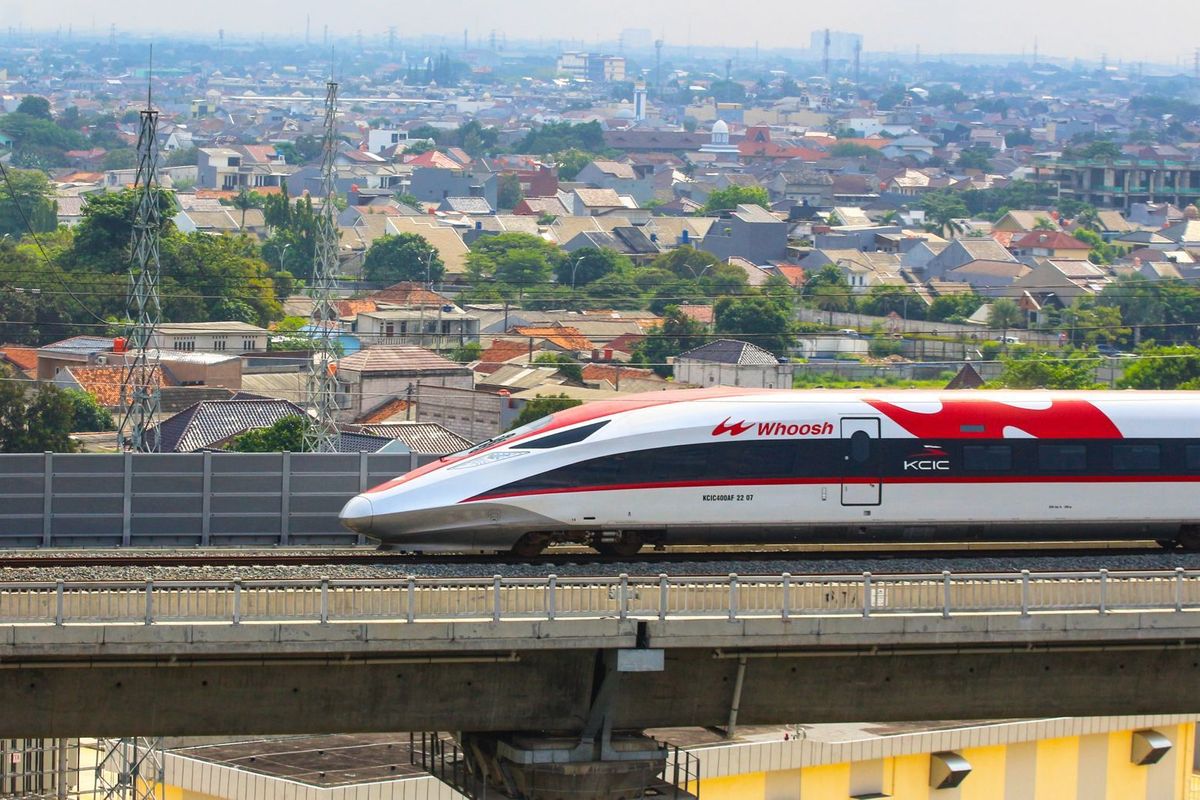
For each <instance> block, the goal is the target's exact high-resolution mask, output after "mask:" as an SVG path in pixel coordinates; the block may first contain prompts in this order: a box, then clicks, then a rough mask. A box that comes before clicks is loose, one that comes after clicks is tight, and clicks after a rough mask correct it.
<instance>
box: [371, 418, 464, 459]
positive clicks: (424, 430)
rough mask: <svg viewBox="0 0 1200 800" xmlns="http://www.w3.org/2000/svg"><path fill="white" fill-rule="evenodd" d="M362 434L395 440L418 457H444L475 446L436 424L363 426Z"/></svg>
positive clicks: (391, 423) (413, 423)
mask: <svg viewBox="0 0 1200 800" xmlns="http://www.w3.org/2000/svg"><path fill="white" fill-rule="evenodd" d="M362 430H363V433H366V434H371V435H372V436H375V437H386V438H387V439H388V440H393V439H397V440H399V441H401V442H403V443H404V444H405V445H407V446H408V449H409V450H411V451H412V452H414V453H416V454H418V455H434V456H446V455H450V454H451V453H457V452H458V451H459V450H463V449H465V448H467V447H470V446H471V445H473V444H475V443H474V442H472V441H471V440H470V439H465V438H463V437H462V436H459V435H458V434H457V433H455V432H454V431H451V430H447V429H446V428H443V427H442V426H441V425H438V424H437V423H436V422H390V423H386V424H381V425H363V426H362Z"/></svg>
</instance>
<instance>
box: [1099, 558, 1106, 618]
mask: <svg viewBox="0 0 1200 800" xmlns="http://www.w3.org/2000/svg"><path fill="white" fill-rule="evenodd" d="M1100 613H1101V614H1107V613H1108V570H1106V569H1102V570H1100Z"/></svg>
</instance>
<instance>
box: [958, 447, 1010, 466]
mask: <svg viewBox="0 0 1200 800" xmlns="http://www.w3.org/2000/svg"><path fill="white" fill-rule="evenodd" d="M963 469H965V470H967V471H968V472H1008V471H1009V470H1011V469H1012V448H1011V447H1009V446H1008V445H1002V444H997V445H966V446H964V447H963Z"/></svg>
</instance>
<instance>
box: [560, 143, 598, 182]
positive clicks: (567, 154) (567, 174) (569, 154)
mask: <svg viewBox="0 0 1200 800" xmlns="http://www.w3.org/2000/svg"><path fill="white" fill-rule="evenodd" d="M553 158H554V163H555V164H557V165H558V177H559V180H564V181H573V180H575V176H577V175H578V174H579V171H580V170H581V169H583V168H584V167H586V166H587V165H588V164H590V163H592V162H593V161H595V160H596V158H597V155H596V154H595V153H592V152H589V151H587V150H580V149H578V148H574V147H572V148H568V149H566V150H560V151H558V152H556V153H555V154H554V156H553Z"/></svg>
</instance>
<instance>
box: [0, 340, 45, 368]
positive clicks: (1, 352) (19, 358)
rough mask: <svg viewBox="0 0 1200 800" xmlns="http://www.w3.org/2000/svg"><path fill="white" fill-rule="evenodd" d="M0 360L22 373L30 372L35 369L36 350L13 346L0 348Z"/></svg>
mask: <svg viewBox="0 0 1200 800" xmlns="http://www.w3.org/2000/svg"><path fill="white" fill-rule="evenodd" d="M0 360H3V361H6V362H8V363H9V364H12V365H13V366H14V367H16V368H17V369H19V370H21V371H22V372H31V371H34V370H36V369H37V348H34V347H21V346H20V345H15V344H12V345H8V346H6V347H0Z"/></svg>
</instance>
